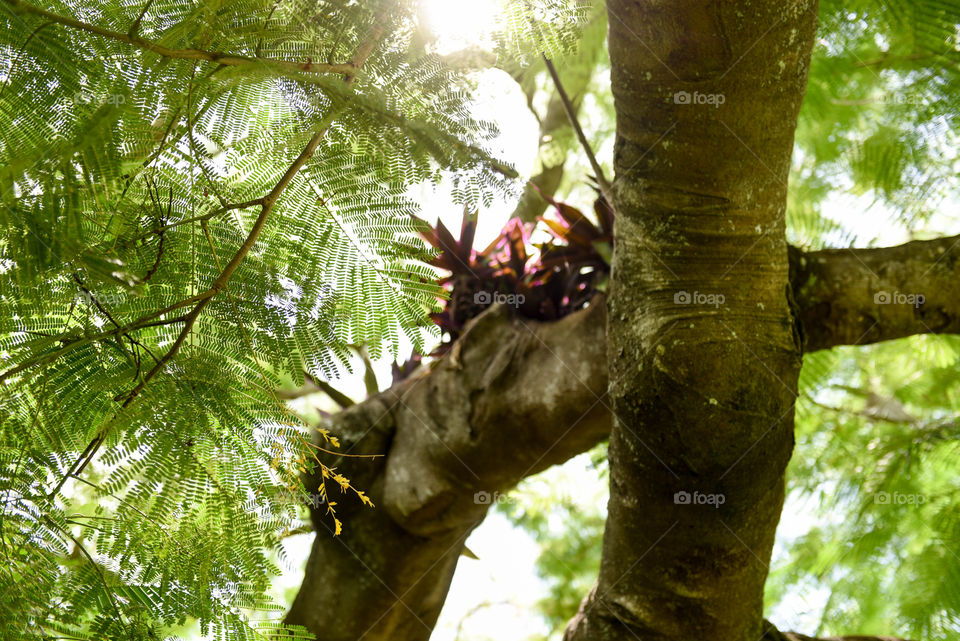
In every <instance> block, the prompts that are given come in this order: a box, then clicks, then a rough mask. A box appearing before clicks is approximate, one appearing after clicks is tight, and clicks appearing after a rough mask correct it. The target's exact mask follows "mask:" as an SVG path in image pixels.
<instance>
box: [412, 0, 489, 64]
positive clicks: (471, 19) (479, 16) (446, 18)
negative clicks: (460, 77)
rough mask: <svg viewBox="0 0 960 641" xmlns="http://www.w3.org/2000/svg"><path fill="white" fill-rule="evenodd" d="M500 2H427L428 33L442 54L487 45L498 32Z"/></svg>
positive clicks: (444, 0)
mask: <svg viewBox="0 0 960 641" xmlns="http://www.w3.org/2000/svg"><path fill="white" fill-rule="evenodd" d="M498 9H499V2H498V1H497V0H423V15H424V17H425V19H426V23H427V27H428V29H429V30H430V31H431V32H432V33H433V34H434V36H436V38H437V47H438V49H440V50H441V53H444V52H447V51H452V50H456V49H461V48H463V47H469V46H476V45H483V44H484V43H485V42H487V41H488V40H489V38H490V35H491V34H492V33H493V32H494V31H495V30H496V28H497V15H498Z"/></svg>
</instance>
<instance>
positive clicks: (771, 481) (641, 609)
mask: <svg viewBox="0 0 960 641" xmlns="http://www.w3.org/2000/svg"><path fill="white" fill-rule="evenodd" d="M607 6H608V12H609V13H610V16H611V17H610V31H609V50H610V61H611V69H612V76H611V80H612V89H613V95H614V99H615V107H616V114H617V140H616V146H615V152H614V167H615V169H616V183H615V187H614V209H615V210H616V223H615V249H614V260H613V270H612V276H611V294H610V302H609V315H608V321H609V322H608V332H607V353H608V364H609V372H610V397H611V400H612V403H613V413H614V426H613V431H612V434H611V439H610V501H609V504H608V518H607V525H606V530H605V533H604V542H603V559H602V563H601V569H600V576H599V579H598V583H597V586H596V588H595V590H594V591H593V592H592V594H591V595H589V596H588V597H587V601H586V603H585V604H584V607H583V608H582V610H581V613H580V614H579V615H578V616H577V617H576V618H575V619H574V620H573V621H572V622H571V624H570V626H569V627H568V629H567V633H566V638H567V639H568V640H570V641H593V640H599V639H603V640H605V641H606V640H616V639H624V640H627V639H635V638H640V639H643V640H644V641H661V640H662V641H667V640H676V641H681V640H682V641H689V640H690V639H723V640H724V641H756V639H758V638H759V637H760V636H761V634H762V622H763V618H762V609H763V586H764V582H765V580H766V575H767V566H768V563H769V558H770V553H771V549H772V546H773V541H774V535H775V532H776V525H777V522H778V520H779V518H780V511H781V508H782V504H783V493H784V482H783V475H784V470H785V468H786V465H787V461H788V460H789V458H790V453H791V450H792V448H793V420H792V418H793V416H792V415H793V409H792V408H793V403H794V398H795V397H796V384H797V383H796V382H797V377H798V374H799V371H800V362H801V351H802V344H801V342H800V337H799V332H798V330H797V327H796V322H795V320H794V319H795V312H793V311H792V309H791V304H790V301H789V293H790V289H789V282H788V257H787V243H786V237H785V232H784V210H785V206H786V179H787V175H788V172H789V167H790V157H791V152H792V150H793V134H794V130H795V127H796V118H797V114H798V113H799V110H800V104H801V102H802V99H803V94H804V91H805V88H806V78H807V70H808V66H809V56H810V51H811V48H812V44H813V38H814V34H815V27H816V4H815V2H811V1H809V0H793V1H788V2H784V3H769V2H748V1H741V2H683V3H677V2H665V1H662V0H643V1H639V2H637V1H628V0H611V1H609V2H608V4H607ZM700 96H703V98H700ZM701 501H706V502H705V503H701Z"/></svg>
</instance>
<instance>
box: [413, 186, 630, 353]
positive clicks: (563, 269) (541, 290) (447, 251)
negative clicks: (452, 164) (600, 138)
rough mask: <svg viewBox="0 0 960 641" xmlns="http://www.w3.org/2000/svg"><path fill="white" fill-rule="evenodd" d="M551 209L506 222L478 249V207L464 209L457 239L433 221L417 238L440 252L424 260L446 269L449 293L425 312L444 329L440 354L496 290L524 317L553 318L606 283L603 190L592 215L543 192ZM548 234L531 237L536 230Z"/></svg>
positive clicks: (607, 224)
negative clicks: (436, 308) (534, 218)
mask: <svg viewBox="0 0 960 641" xmlns="http://www.w3.org/2000/svg"><path fill="white" fill-rule="evenodd" d="M547 200H548V202H550V204H551V205H553V208H554V210H555V215H554V216H551V217H546V216H544V217H540V218H539V219H538V222H537V223H524V222H522V221H520V220H519V219H517V218H512V219H510V220H509V221H507V224H506V225H505V226H504V227H503V230H502V231H501V233H500V235H499V236H498V237H497V238H496V240H494V241H493V242H492V243H491V244H490V245H489V246H487V247H486V248H485V249H483V250H479V251H478V250H475V249H473V241H474V237H475V235H476V228H477V212H473V213H471V212H469V211H466V210H465V211H464V214H463V221H462V223H461V225H460V238H459V240H458V239H456V238H454V236H453V234H452V233H451V232H450V230H449V229H448V228H447V227H446V226H445V225H444V224H443V222H440V221H438V222H437V226H436V228H434V227H431V226H429V225H427V226H426V228H427V231H424V232H422V235H423V237H424V238H425V239H426V241H427V242H428V243H430V245H432V246H433V247H434V248H435V249H437V250H438V251H439V254H438V255H437V256H436V257H435V258H434V259H433V260H432V261H430V264H431V265H433V266H434V267H437V268H439V269H441V270H443V271H445V272H448V275H446V276H444V277H443V278H442V279H441V280H440V284H441V285H442V286H443V287H444V289H446V291H447V292H448V294H449V296H448V298H447V299H446V300H445V301H444V307H443V310H442V311H441V312H438V313H435V314H431V317H432V318H433V320H434V322H435V323H436V324H437V325H438V326H439V327H440V329H441V331H442V332H443V334H444V343H443V344H442V345H441V346H440V348H439V349H438V350H437V352H438V353H442V352H444V351H446V349H448V347H449V345H450V344H451V343H452V342H453V341H454V340H456V338H457V337H458V336H459V335H460V334H461V332H462V331H463V328H464V325H465V324H466V322H467V321H469V320H470V319H471V318H474V317H475V316H477V315H479V314H480V313H481V312H482V311H483V310H485V309H486V308H488V307H490V306H491V305H492V304H493V303H494V302H495V301H496V300H497V299H498V298H499V297H501V296H511V297H512V298H510V299H509V300H511V301H513V302H514V303H515V306H516V309H517V312H518V313H519V314H521V315H523V316H525V317H527V318H534V319H538V320H555V319H557V318H561V317H563V316H566V315H567V314H570V313H572V312H574V311H576V310H578V309H581V308H582V307H584V305H586V304H587V302H588V301H589V300H590V299H591V298H592V297H593V296H594V295H595V294H596V293H597V292H599V291H603V290H604V289H605V287H606V282H607V277H608V275H609V273H610V256H611V250H612V245H613V212H612V210H611V209H610V207H609V205H608V204H607V203H606V201H605V200H604V199H603V197H602V196H600V197H598V198H597V199H596V201H595V202H594V207H593V209H594V216H595V218H596V222H594V221H593V220H591V219H590V218H589V217H588V216H586V215H585V214H584V213H583V212H581V211H580V210H579V209H577V208H576V207H573V206H572V205H569V204H567V203H563V202H558V201H556V200H553V199H552V198H547ZM541 230H542V231H544V232H546V234H548V240H547V241H546V242H542V243H535V242H533V240H532V238H533V236H534V235H535V233H536V232H538V231H541Z"/></svg>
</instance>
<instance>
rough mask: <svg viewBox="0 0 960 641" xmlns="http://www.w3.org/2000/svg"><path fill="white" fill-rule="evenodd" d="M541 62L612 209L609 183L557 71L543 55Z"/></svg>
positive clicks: (602, 192) (601, 191) (601, 190)
mask: <svg viewBox="0 0 960 641" xmlns="http://www.w3.org/2000/svg"><path fill="white" fill-rule="evenodd" d="M543 61H544V62H545V63H546V65H547V71H549V72H550V77H551V78H552V79H553V84H554V86H556V88H557V95H559V96H560V102H562V103H563V109H564V111H566V112H567V118H569V119H570V126H572V127H573V130H574V131H575V132H576V134H577V138H578V139H579V140H580V145H581V146H582V147H583V151H584V153H586V154H587V159H588V160H589V161H590V167H592V168H593V173H595V174H596V175H597V185H599V186H600V193H601V194H602V195H603V197H604V199H605V200H606V201H607V203H608V205H609V206H611V207H612V206H613V200H612V198H611V196H612V193H611V191H610V183H608V182H607V178H606V176H604V175H603V168H601V167H600V163H598V162H597V157H596V155H594V153H593V149H591V148H590V143H589V142H588V141H587V137H586V135H585V134H584V133H583V128H582V127H581V126H580V121H579V120H578V119H577V112H576V110H575V109H574V108H573V103H572V102H570V97H569V96H567V92H566V91H565V90H564V89H563V83H561V82H560V76H559V75H558V74H557V70H556V68H554V66H553V62H552V61H551V60H550V58H548V57H547V56H546V55H545V54H544V55H543Z"/></svg>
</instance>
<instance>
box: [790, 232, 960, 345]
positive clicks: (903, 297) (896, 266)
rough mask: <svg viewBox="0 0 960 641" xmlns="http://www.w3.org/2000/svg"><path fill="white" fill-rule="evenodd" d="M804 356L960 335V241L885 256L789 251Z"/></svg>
mask: <svg viewBox="0 0 960 641" xmlns="http://www.w3.org/2000/svg"><path fill="white" fill-rule="evenodd" d="M790 267H791V277H790V280H791V282H792V284H793V290H794V295H795V296H796V299H797V301H798V304H799V307H800V310H801V311H800V318H801V319H802V321H803V325H804V327H805V329H806V336H807V345H806V349H807V350H808V351H813V350H817V349H823V348H825V347H832V346H834V345H862V344H865V343H875V342H877V341H883V340H889V339H891V338H901V337H903V336H911V335H913V334H926V333H931V334H942V333H951V334H955V333H958V332H960V236H954V237H951V238H938V239H936V240H925V241H914V242H911V243H906V244H905V245H900V246H898V247H889V248H884V249H827V250H822V251H818V252H811V253H806V254H805V253H803V252H801V251H799V250H796V249H791V256H790Z"/></svg>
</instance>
